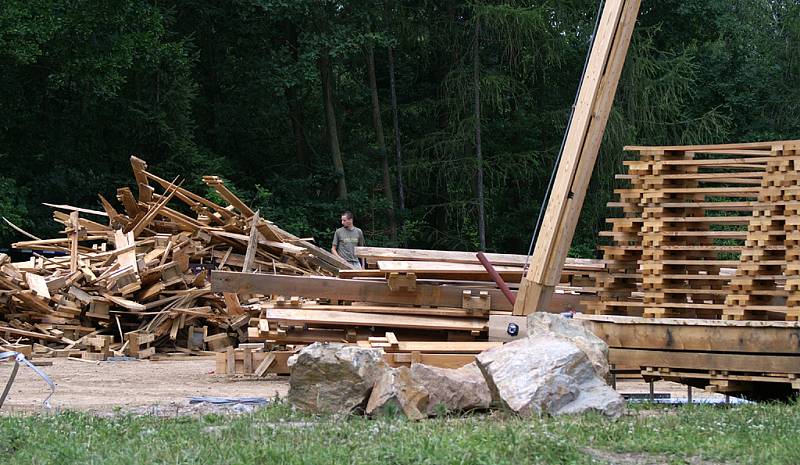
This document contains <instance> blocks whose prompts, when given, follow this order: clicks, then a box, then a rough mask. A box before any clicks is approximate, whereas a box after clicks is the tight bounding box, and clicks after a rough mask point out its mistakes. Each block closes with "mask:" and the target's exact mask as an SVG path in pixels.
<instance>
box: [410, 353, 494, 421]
mask: <svg viewBox="0 0 800 465" xmlns="http://www.w3.org/2000/svg"><path fill="white" fill-rule="evenodd" d="M411 377H412V378H413V379H414V381H416V382H417V383H419V384H421V385H422V386H424V387H425V389H426V390H427V391H428V396H429V398H428V408H427V411H426V413H427V415H430V416H433V415H437V414H439V413H441V412H442V411H446V412H452V411H466V410H485V409H488V408H489V407H491V405H492V392H491V391H490V390H489V386H488V385H487V384H486V379H485V378H484V377H483V373H481V370H480V368H478V366H477V365H476V364H475V362H473V363H470V364H468V365H464V366H463V367H461V368H458V369H451V368H438V367H432V366H428V365H423V364H421V363H415V364H413V365H411Z"/></svg>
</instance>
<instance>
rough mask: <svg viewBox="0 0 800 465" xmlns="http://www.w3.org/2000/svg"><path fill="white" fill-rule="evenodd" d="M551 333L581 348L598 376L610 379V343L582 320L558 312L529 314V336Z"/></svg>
mask: <svg viewBox="0 0 800 465" xmlns="http://www.w3.org/2000/svg"><path fill="white" fill-rule="evenodd" d="M540 335H550V336H555V337H560V338H563V339H566V340H568V341H570V342H572V343H573V344H575V345H576V346H578V348H579V349H581V350H582V351H583V352H584V353H585V354H586V356H587V357H589V361H591V362H592V365H594V370H595V371H596V372H597V376H599V377H600V378H602V379H604V380H609V368H608V345H606V343H605V341H603V340H602V339H600V338H599V337H597V336H595V334H594V333H592V332H591V331H590V330H589V329H587V328H586V326H584V325H583V321H582V320H575V319H573V318H566V317H563V316H561V315H559V314H556V313H545V312H536V313H532V314H531V315H530V316H528V336H540Z"/></svg>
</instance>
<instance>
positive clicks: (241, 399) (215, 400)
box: [189, 396, 269, 405]
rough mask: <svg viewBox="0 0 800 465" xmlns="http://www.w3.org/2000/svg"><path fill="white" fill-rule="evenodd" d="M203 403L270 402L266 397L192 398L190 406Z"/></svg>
mask: <svg viewBox="0 0 800 465" xmlns="http://www.w3.org/2000/svg"><path fill="white" fill-rule="evenodd" d="M201 402H208V403H209V404H252V405H266V404H267V403H269V401H268V400H267V399H266V398H264V397H208V396H199V397H190V398H189V403H190V404H199V403H201Z"/></svg>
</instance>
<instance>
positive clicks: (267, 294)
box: [211, 247, 603, 375]
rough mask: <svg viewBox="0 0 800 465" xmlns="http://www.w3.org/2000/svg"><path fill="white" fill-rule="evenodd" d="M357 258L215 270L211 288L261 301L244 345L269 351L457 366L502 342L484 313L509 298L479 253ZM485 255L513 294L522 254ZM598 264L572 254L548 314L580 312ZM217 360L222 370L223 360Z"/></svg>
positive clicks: (379, 253) (391, 252) (365, 252)
mask: <svg viewBox="0 0 800 465" xmlns="http://www.w3.org/2000/svg"><path fill="white" fill-rule="evenodd" d="M356 254H357V255H358V256H359V257H360V258H363V259H364V260H365V261H366V262H367V264H368V267H367V268H366V269H364V270H352V269H350V270H345V269H343V270H340V271H339V276H338V277H325V276H286V275H284V276H281V275H272V274H264V273H241V272H227V271H215V272H213V273H212V275H211V282H212V290H213V291H215V292H218V293H220V292H221V293H235V294H236V295H237V296H239V297H240V298H241V299H245V298H249V299H255V300H256V301H257V302H258V303H257V304H254V305H250V306H249V308H250V309H251V311H252V312H255V311H257V312H258V313H259V318H253V319H251V321H250V327H249V328H247V334H248V339H247V341H248V343H263V344H264V345H265V348H266V350H275V351H284V350H292V349H293V348H294V347H296V346H298V345H302V344H309V343H313V342H342V343H353V344H362V345H368V346H373V347H381V348H383V349H384V351H385V352H386V360H387V362H388V363H389V364H391V365H403V364H406V365H407V364H410V363H412V362H413V361H424V363H428V364H435V365H437V366H445V367H458V366H461V365H464V364H466V363H469V362H470V361H472V359H473V358H474V356H475V354H477V353H480V352H481V351H482V350H485V349H486V348H488V347H494V346H496V345H498V344H499V343H498V342H488V341H487V339H488V338H489V329H490V317H491V316H509V315H511V312H512V310H513V304H512V303H511V301H510V300H509V299H508V297H507V296H506V295H504V294H503V292H502V291H501V290H500V289H499V288H498V286H497V284H496V283H495V282H493V281H492V278H491V277H490V276H489V273H488V272H487V270H486V269H485V268H484V267H483V265H480V264H479V261H478V259H477V258H476V254H475V253H473V252H449V251H440V250H413V249H385V248H374V247H358V248H357V249H356ZM486 255H487V257H488V258H489V259H490V260H491V261H492V263H493V265H495V266H494V268H495V270H496V271H497V272H498V273H499V274H500V276H501V277H502V278H503V279H504V280H508V284H509V287H510V288H511V290H510V292H511V295H512V297H513V296H514V295H515V294H516V288H517V287H518V285H519V281H520V279H521V278H522V275H523V271H524V269H523V266H524V264H525V262H526V258H527V257H525V256H524V255H508V254H486ZM602 270H603V265H602V263H599V261H597V260H577V259H569V261H568V262H567V263H566V265H565V273H564V278H563V283H562V284H563V285H562V286H559V288H558V289H557V291H556V294H555V295H554V299H553V302H552V306H551V308H550V310H551V311H554V312H564V311H580V310H581V309H582V307H581V300H582V299H586V298H591V297H593V289H592V288H589V287H583V286H580V285H579V284H585V283H587V282H589V281H590V280H591V279H592V278H593V275H594V274H596V273H598V272H601V271H602ZM505 326H507V324H506V325H504V327H503V329H504V330H505ZM236 357H247V355H245V354H244V353H242V352H236V351H234V359H233V360H234V361H233V364H234V366H235V369H234V372H235V374H237V375H248V374H255V372H254V371H242V370H243V369H244V368H243V367H244V366H245V365H244V364H239V363H238V362H237V361H236V360H239V358H236ZM218 362H219V363H220V364H221V365H220V370H222V368H225V370H226V371H227V370H228V365H229V362H228V361H227V360H226V359H225V357H223V356H222V355H218ZM248 366H250V367H252V366H255V364H254V363H251V364H248Z"/></svg>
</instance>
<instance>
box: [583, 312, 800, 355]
mask: <svg viewBox="0 0 800 465" xmlns="http://www.w3.org/2000/svg"><path fill="white" fill-rule="evenodd" d="M579 318H580V320H581V321H583V322H584V325H585V326H586V327H588V328H589V329H590V330H591V331H592V332H593V333H594V334H596V335H597V337H599V338H600V339H602V340H604V341H605V342H606V344H608V346H609V347H614V348H625V349H653V350H676V351H702V352H738V353H763V354H798V353H800V326H799V325H797V323H795V324H792V325H786V324H782V325H767V324H762V325H760V326H749V325H741V324H739V325H733V324H691V325H687V324H682V322H681V321H680V320H678V319H674V318H658V319H653V318H637V317H608V316H605V315H602V316H601V315H580V316H579ZM645 320H651V321H650V322H647V321H645ZM621 321H622V322H621ZM693 321H695V322H698V323H701V322H703V321H709V320H693ZM711 321H715V322H716V321H719V322H724V323H744V322H738V321H737V322H733V321H730V322H729V321H727V320H711ZM758 323H772V322H766V321H764V322H758ZM781 323H784V322H781Z"/></svg>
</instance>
